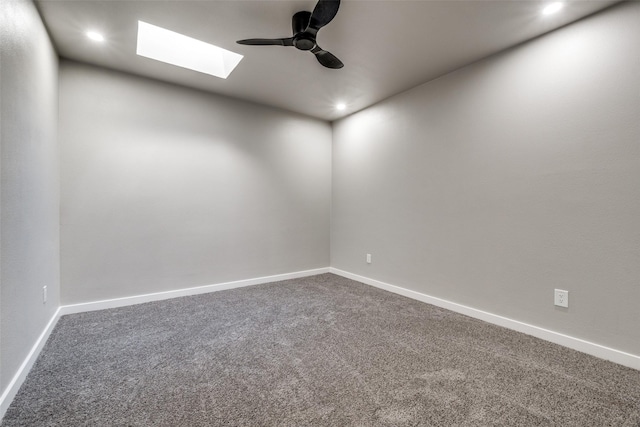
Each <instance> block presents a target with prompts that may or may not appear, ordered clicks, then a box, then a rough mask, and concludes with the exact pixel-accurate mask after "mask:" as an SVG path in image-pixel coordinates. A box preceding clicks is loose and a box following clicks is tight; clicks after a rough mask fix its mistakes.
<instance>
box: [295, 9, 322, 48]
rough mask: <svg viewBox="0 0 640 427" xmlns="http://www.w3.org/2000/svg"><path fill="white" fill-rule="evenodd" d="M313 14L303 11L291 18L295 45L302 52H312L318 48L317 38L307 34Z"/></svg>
mask: <svg viewBox="0 0 640 427" xmlns="http://www.w3.org/2000/svg"><path fill="white" fill-rule="evenodd" d="M310 19H311V12H307V11H306V10H303V11H301V12H298V13H296V14H295V15H293V18H291V28H292V29H293V45H294V46H295V47H296V48H298V49H300V50H311V49H313V48H314V47H315V46H316V38H315V37H314V36H313V34H310V33H307V32H305V30H306V29H307V27H308V26H309V20H310Z"/></svg>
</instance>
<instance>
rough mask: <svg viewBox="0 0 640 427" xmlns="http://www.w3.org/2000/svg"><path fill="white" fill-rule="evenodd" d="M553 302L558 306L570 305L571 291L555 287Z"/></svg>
mask: <svg viewBox="0 0 640 427" xmlns="http://www.w3.org/2000/svg"><path fill="white" fill-rule="evenodd" d="M553 303H554V304H555V305H557V306H558V307H569V291H564V290H562V289H555V290H554V298H553Z"/></svg>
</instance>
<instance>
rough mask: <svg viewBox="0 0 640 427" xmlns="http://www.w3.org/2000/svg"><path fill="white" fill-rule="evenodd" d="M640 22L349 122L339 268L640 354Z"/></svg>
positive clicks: (622, 12)
mask: <svg viewBox="0 0 640 427" xmlns="http://www.w3.org/2000/svg"><path fill="white" fill-rule="evenodd" d="M639 23H640V3H638V2H631V3H626V4H622V5H619V6H617V7H614V8H612V9H609V10H607V11H604V12H603V13H601V14H598V15H594V16H592V17H590V18H587V19H585V20H582V21H580V22H577V23H575V24H573V25H570V26H567V27H565V28H562V29H560V30H558V31H555V32H553V33H550V34H548V35H546V36H544V37H541V38H538V39H536V40H533V41H531V42H529V43H526V44H524V45H521V46H519V47H517V48H514V49H512V50H509V51H507V52H504V53H503V54H500V55H498V56H494V57H491V58H488V59H486V60H483V61H481V62H478V63H475V64H473V65H471V66H469V67H466V68H464V69H461V70H459V71H456V72H454V73H451V74H449V75H446V76H444V77H442V78H439V79H437V80H435V81H432V82H430V83H427V84H425V85H422V86H420V87H418V88H415V89H413V90H410V91H408V92H405V93H402V94H399V95H397V96H395V97H393V98H391V99H389V100H387V101H385V102H382V103H380V104H378V105H376V106H373V107H371V108H369V109H367V110H364V111H362V112H360V113H357V114H355V115H353V116H350V117H347V118H345V119H343V120H341V121H338V122H335V123H334V145H333V196H332V197H333V201H332V218H331V221H332V229H331V265H332V266H333V267H336V268H339V269H343V270H346V271H349V272H352V273H355V274H360V275H363V276H367V277H370V278H373V279H377V280H381V281H384V282H388V283H391V284H395V285H398V286H402V287H405V288H409V289H412V290H415V291H418V292H423V293H426V294H429V295H432V296H436V297H440V298H444V299H447V300H450V301H454V302H457V303H461V304H465V305H468V306H471V307H474V308H478V309H481V310H485V311H489V312H492V313H495V314H499V315H503V316H506V317H510V318H513V319H516V320H519V321H523V322H527V323H531V324H534V325H538V326H541V327H545V328H548V329H551V330H554V331H558V332H562V333H566V334H569V335H572V336H575V337H579V338H583V339H587V340H590V341H594V342H596V343H600V344H603V345H607V346H611V347H614V348H617V349H620V350H623V351H627V352H631V353H634V354H638V355H640V329H639V328H638V325H640V310H639V309H638V301H640V281H639V280H640V220H639V219H640V191H639V189H640V187H639V183H640V79H639V78H638V76H640V25H638V24H639ZM366 253H371V254H372V255H373V263H372V264H371V265H367V264H366V263H365V254H366ZM554 288H561V289H568V290H569V291H570V307H569V308H568V309H562V308H557V307H554V306H553V289H554Z"/></svg>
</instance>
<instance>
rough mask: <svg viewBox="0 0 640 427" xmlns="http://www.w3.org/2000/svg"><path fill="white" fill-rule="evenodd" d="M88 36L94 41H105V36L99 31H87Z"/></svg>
mask: <svg viewBox="0 0 640 427" xmlns="http://www.w3.org/2000/svg"><path fill="white" fill-rule="evenodd" d="M86 34H87V37H89V38H90V39H91V40H93V41H94V42H103V41H104V36H103V35H102V34H100V33H98V32H95V31H87V33H86Z"/></svg>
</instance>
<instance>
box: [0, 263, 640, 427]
mask: <svg viewBox="0 0 640 427" xmlns="http://www.w3.org/2000/svg"><path fill="white" fill-rule="evenodd" d="M9 426H363V427H364V426H447V427H449V426H581V427H582V426H623V427H637V426H640V371H636V370H633V369H629V368H625V367H623V366H619V365H616V364H613V363H610V362H607V361H604V360H600V359H597V358H594V357H591V356H588V355H585V354H582V353H578V352H576V351H573V350H570V349H567V348H564V347H561V346H558V345H555V344H551V343H548V342H545V341H542V340H539V339H536V338H533V337H530V336H527V335H524V334H520V333H518V332H514V331H510V330H507V329H504V328H501V327H498V326H494V325H491V324H488V323H485V322H482V321H479V320H475V319H472V318H469V317H466V316H463V315H460V314H456V313H453V312H450V311H447V310H444V309H440V308H437V307H434V306H431V305H428V304H424V303H421V302H418V301H414V300H411V299H408V298H404V297H401V296H398V295H395V294H392V293H389V292H385V291H382V290H379V289H376V288H373V287H370V286H367V285H363V284H361V283H358V282H354V281H351V280H348V279H344V278H342V277H339V276H335V275H332V274H323V275H319V276H314V277H308V278H303V279H294V280H288V281H283V282H278V283H271V284H265V285H258V286H252V287H246V288H239V289H233V290H228V291H221V292H215V293H210V294H204V295H198V296H191V297H183V298H176V299H171V300H166V301H159V302H152V303H147V304H140V305H136V306H130V307H123V308H117V309H110V310H102V311H95V312H89V313H81V314H73V315H67V316H63V317H62V318H61V319H60V320H59V322H58V324H57V326H56V327H55V329H54V331H53V332H52V334H51V336H50V338H49V340H48V341H47V343H46V345H45V347H44V349H43V351H42V353H41V354H40V356H39V358H38V360H37V361H36V363H35V365H34V367H33V369H32V370H31V372H30V373H29V375H28V377H27V379H26V381H25V382H24V384H23V386H22V387H21V389H20V391H19V392H18V395H17V396H16V398H15V400H14V401H13V403H12V404H11V406H10V408H9V409H8V411H7V413H6V415H5V417H4V419H3V422H2V427H9Z"/></svg>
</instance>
